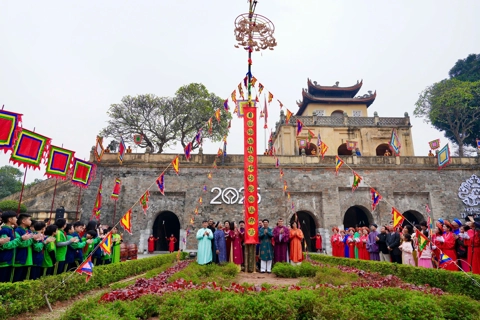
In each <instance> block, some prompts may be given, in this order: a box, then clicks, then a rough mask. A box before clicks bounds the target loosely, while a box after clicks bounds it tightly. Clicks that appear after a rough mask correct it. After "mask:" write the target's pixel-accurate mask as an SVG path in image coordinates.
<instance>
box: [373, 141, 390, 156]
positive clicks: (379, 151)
mask: <svg viewBox="0 0 480 320" xmlns="http://www.w3.org/2000/svg"><path fill="white" fill-rule="evenodd" d="M387 150H388V152H390V154H392V152H391V151H390V146H389V145H388V144H387V143H382V144H380V145H378V147H377V149H376V153H377V156H384V155H385V151H387Z"/></svg>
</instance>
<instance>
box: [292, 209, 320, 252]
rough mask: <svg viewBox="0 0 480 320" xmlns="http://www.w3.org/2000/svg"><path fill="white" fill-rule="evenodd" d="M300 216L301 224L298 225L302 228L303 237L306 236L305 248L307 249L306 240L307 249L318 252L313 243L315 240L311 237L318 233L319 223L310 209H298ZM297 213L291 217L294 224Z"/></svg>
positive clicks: (303, 244)
mask: <svg viewBox="0 0 480 320" xmlns="http://www.w3.org/2000/svg"><path fill="white" fill-rule="evenodd" d="M297 216H298V222H299V224H300V226H297V228H300V229H302V232H303V237H304V242H303V243H302V246H303V248H302V249H303V250H305V242H306V244H307V250H308V251H309V252H316V250H315V244H314V243H313V241H314V240H312V239H310V237H313V236H315V235H316V234H317V224H316V222H315V219H314V218H313V216H312V214H311V213H310V212H308V211H298V212H297ZM295 218H296V217H295V214H293V215H292V217H291V218H290V224H292V222H293V221H295Z"/></svg>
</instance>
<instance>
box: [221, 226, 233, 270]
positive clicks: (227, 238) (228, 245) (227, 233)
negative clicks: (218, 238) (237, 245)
mask: <svg viewBox="0 0 480 320" xmlns="http://www.w3.org/2000/svg"><path fill="white" fill-rule="evenodd" d="M223 231H224V232H225V246H226V248H227V261H230V251H231V250H230V248H231V247H232V239H231V238H230V222H229V221H225V222H224V225H223Z"/></svg>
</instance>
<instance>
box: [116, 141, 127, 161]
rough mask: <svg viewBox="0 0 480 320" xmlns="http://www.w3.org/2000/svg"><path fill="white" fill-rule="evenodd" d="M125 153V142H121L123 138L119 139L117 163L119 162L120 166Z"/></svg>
mask: <svg viewBox="0 0 480 320" xmlns="http://www.w3.org/2000/svg"><path fill="white" fill-rule="evenodd" d="M126 152H127V146H126V145H125V141H123V137H120V144H119V145H118V161H120V164H122V163H123V159H124V158H125V153H126Z"/></svg>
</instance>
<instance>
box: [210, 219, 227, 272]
mask: <svg viewBox="0 0 480 320" xmlns="http://www.w3.org/2000/svg"><path fill="white" fill-rule="evenodd" d="M216 228H217V230H216V231H215V233H214V234H213V237H214V241H215V248H216V255H217V259H216V260H215V262H216V263H225V262H227V244H226V242H225V231H223V223H221V222H217V225H216Z"/></svg>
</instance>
